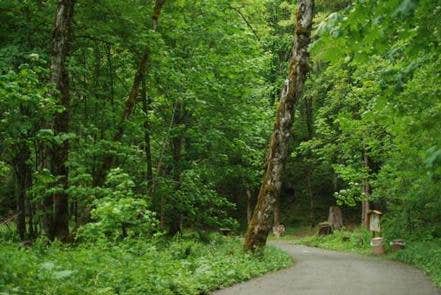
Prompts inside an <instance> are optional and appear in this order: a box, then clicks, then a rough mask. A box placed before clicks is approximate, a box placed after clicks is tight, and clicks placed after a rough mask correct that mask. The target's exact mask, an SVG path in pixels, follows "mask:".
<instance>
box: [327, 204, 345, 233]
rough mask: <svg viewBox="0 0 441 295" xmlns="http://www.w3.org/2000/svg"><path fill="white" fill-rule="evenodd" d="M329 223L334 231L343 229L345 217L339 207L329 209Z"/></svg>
mask: <svg viewBox="0 0 441 295" xmlns="http://www.w3.org/2000/svg"><path fill="white" fill-rule="evenodd" d="M328 223H329V224H330V225H331V227H332V229H333V230H336V229H340V228H342V227H343V215H342V213H341V209H340V208H339V207H336V206H331V207H329V216H328Z"/></svg>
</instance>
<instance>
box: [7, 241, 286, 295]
mask: <svg viewBox="0 0 441 295" xmlns="http://www.w3.org/2000/svg"><path fill="white" fill-rule="evenodd" d="M291 264H292V259H291V258H290V257H289V255H288V254H286V253H284V252H282V251H281V250H278V249H276V248H272V247H267V248H266V249H265V251H264V252H263V253H261V254H260V255H252V254H249V253H245V252H244V251H243V250H242V242H241V240H239V239H238V238H232V237H228V238H227V237H223V236H219V235H214V236H211V237H210V239H209V240H208V241H205V242H202V241H200V240H196V239H194V238H181V239H174V240H165V239H158V240H154V241H146V240H129V241H125V242H120V243H113V244H110V243H108V242H99V243H95V244H91V243H85V244H80V245H77V246H64V245H60V244H53V245H51V246H47V245H45V244H43V243H36V244H35V245H34V246H33V247H31V248H25V247H21V246H18V245H17V244H13V243H7V242H2V243H1V244H0V294H66V295H68V294H164V295H167V294H207V293H208V292H209V291H211V290H215V289H218V288H221V287H225V286H229V285H232V284H234V283H236V282H240V281H244V280H248V279H250V278H252V277H255V276H258V275H261V274H263V273H266V272H269V271H274V270H278V269H281V268H285V267H288V266H290V265H291Z"/></svg>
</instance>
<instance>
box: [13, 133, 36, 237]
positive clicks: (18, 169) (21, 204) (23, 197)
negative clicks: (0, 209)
mask: <svg viewBox="0 0 441 295" xmlns="http://www.w3.org/2000/svg"><path fill="white" fill-rule="evenodd" d="M30 156H31V152H30V150H29V147H28V146H27V143H26V142H25V141H21V142H20V143H19V146H18V151H17V156H16V157H15V159H14V172H15V181H16V191H17V232H18V235H19V237H20V240H22V241H24V240H25V239H26V238H27V232H26V202H27V201H28V197H27V193H28V190H29V187H30V186H31V177H32V168H31V166H30V165H29V163H28V160H29V158H30Z"/></svg>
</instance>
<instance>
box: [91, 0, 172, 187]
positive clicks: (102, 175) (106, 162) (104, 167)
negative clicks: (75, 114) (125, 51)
mask: <svg viewBox="0 0 441 295" xmlns="http://www.w3.org/2000/svg"><path fill="white" fill-rule="evenodd" d="M164 3H165V0H156V1H155V7H154V9H153V14H152V30H153V31H154V32H155V31H156V30H157V29H158V23H159V16H160V15H161V11H162V7H163V6H164ZM149 57H150V52H149V49H148V48H145V49H144V53H143V54H142V55H141V58H140V59H139V62H138V67H137V70H136V73H135V77H134V79H133V83H132V88H131V89H130V93H129V96H128V97H127V100H126V103H125V106H124V109H123V112H122V114H121V118H120V120H119V122H118V125H117V127H116V131H115V133H114V135H113V141H121V139H122V137H123V135H124V129H125V124H126V122H127V120H128V119H129V117H130V116H131V114H132V113H133V110H134V108H135V104H136V101H137V99H138V97H139V92H140V87H141V83H142V81H143V80H144V77H145V76H146V73H147V66H148V61H149ZM114 161H115V159H114V157H113V155H112V154H106V155H104V157H103V159H102V162H101V165H100V166H99V168H98V169H97V171H96V173H95V174H94V179H93V183H94V185H95V186H102V185H103V184H104V181H105V180H106V176H107V173H108V172H109V170H110V168H112V166H113V162H114Z"/></svg>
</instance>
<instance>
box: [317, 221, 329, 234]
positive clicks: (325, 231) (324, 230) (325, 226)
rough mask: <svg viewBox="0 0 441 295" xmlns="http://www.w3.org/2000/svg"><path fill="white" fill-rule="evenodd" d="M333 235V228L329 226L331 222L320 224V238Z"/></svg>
mask: <svg viewBox="0 0 441 295" xmlns="http://www.w3.org/2000/svg"><path fill="white" fill-rule="evenodd" d="M330 234H332V226H331V225H330V224H329V222H326V221H325V222H320V223H319V230H318V235H319V236H326V235H330Z"/></svg>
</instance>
